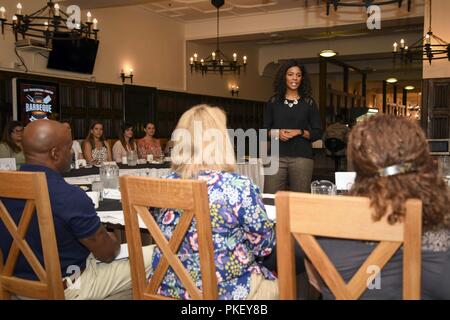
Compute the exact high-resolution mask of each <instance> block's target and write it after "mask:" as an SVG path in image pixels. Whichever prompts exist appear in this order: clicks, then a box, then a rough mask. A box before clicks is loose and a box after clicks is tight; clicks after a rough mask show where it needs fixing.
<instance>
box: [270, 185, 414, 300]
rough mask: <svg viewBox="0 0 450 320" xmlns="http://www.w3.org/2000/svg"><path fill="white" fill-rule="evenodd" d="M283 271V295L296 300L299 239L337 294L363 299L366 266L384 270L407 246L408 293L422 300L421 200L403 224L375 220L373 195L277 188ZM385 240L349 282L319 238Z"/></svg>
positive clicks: (280, 267) (408, 209)
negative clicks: (309, 191)
mask: <svg viewBox="0 0 450 320" xmlns="http://www.w3.org/2000/svg"><path fill="white" fill-rule="evenodd" d="M275 205H276V210H277V225H276V228H277V243H278V244H281V243H282V244H283V245H282V246H279V247H278V255H277V256H278V259H277V265H278V268H277V269H278V276H279V282H278V283H279V287H280V299H295V298H296V288H295V257H294V247H293V246H294V238H295V240H296V241H297V242H298V243H299V244H300V246H301V247H302V249H303V250H304V252H305V253H306V255H307V256H308V258H309V260H310V261H311V263H312V265H313V266H314V267H315V269H316V270H317V272H318V273H319V274H320V276H321V277H322V279H323V281H324V282H325V284H326V285H327V286H328V288H329V289H330V291H331V292H332V293H333V294H334V296H335V297H336V299H358V298H359V297H360V296H361V295H362V294H363V293H364V291H365V290H366V289H367V280H368V278H369V277H373V276H374V274H373V273H372V274H368V273H367V272H366V271H367V268H368V266H371V265H377V266H379V267H380V269H382V268H383V267H384V266H385V264H386V263H387V262H388V261H389V260H390V259H391V257H392V256H393V255H394V254H395V253H396V252H397V250H398V249H399V248H400V247H401V246H402V245H403V298H404V299H420V276H421V235H422V202H421V201H419V200H408V201H407V202H406V217H405V219H404V222H403V223H398V224H396V225H389V224H388V222H387V220H386V219H385V218H384V219H382V220H381V221H379V222H373V220H372V213H373V211H372V209H371V208H370V200H369V199H368V198H361V197H349V196H324V195H311V194H306V193H293V192H278V193H277V194H276V197H275ZM316 236H317V237H331V238H341V239H354V240H364V241H380V243H379V244H378V246H376V247H375V250H374V251H373V252H372V253H371V254H370V255H369V257H368V258H367V260H366V261H365V262H364V263H363V264H362V266H361V267H360V268H359V270H358V272H357V273H356V274H355V275H354V276H353V278H352V279H351V280H350V281H349V283H348V284H346V283H345V282H344V279H343V278H342V276H341V275H340V274H339V273H338V271H337V270H336V268H335V266H334V265H333V264H332V262H331V261H330V259H329V258H328V257H327V255H326V254H325V252H324V251H323V249H322V248H321V246H320V245H319V243H318V242H317V240H316V239H315V237H316Z"/></svg>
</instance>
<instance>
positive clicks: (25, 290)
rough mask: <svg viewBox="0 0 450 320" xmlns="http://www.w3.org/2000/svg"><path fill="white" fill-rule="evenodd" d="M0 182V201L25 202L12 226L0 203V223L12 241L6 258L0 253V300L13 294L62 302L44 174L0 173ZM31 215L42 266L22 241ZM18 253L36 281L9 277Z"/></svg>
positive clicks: (59, 272) (5, 210) (58, 262)
mask: <svg viewBox="0 0 450 320" xmlns="http://www.w3.org/2000/svg"><path fill="white" fill-rule="evenodd" d="M0 181H1V183H0V198H2V199H4V198H12V199H22V200H24V201H26V202H25V207H24V210H23V212H22V215H21V218H20V220H19V224H18V225H16V223H15V221H14V219H13V218H12V216H11V214H10V213H9V212H8V210H7V209H6V207H5V206H4V204H3V202H2V201H1V200H0V220H1V222H2V223H3V224H4V225H5V227H6V229H7V231H8V232H9V234H10V235H11V237H12V239H13V242H12V244H11V248H10V250H9V253H8V256H7V257H5V256H4V255H3V253H0V256H1V259H0V298H1V299H10V298H11V295H12V294H14V295H22V296H26V297H28V298H35V299H64V289H63V284H62V277H61V268H60V261H59V254H58V250H57V245H56V235H55V228H54V223H53V217H52V211H51V205H50V198H49V195H48V187H47V180H46V177H45V174H44V173H42V172H39V173H32V172H0ZM35 213H36V215H37V222H38V227H39V232H40V237H41V246H42V254H43V260H44V263H43V264H41V262H40V261H39V259H38V258H37V257H36V254H35V253H34V252H33V250H32V248H31V247H30V245H29V244H28V242H27V241H26V235H27V232H28V229H29V225H30V223H31V221H32V220H33V217H34V214H35ZM20 253H22V254H23V256H24V257H25V259H26V260H27V261H28V263H29V265H30V266H31V268H32V269H33V271H34V272H35V274H36V276H37V277H38V279H39V280H36V281H32V280H26V279H20V278H18V277H15V276H14V275H13V274H14V268H15V266H16V264H17V260H18V258H19V256H20ZM4 259H6V260H4Z"/></svg>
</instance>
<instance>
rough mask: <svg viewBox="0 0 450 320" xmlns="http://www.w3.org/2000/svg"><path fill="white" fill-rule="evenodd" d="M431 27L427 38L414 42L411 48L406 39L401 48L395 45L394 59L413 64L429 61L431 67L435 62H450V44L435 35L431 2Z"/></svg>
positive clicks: (401, 43) (430, 3)
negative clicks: (441, 60) (398, 58)
mask: <svg viewBox="0 0 450 320" xmlns="http://www.w3.org/2000/svg"><path fill="white" fill-rule="evenodd" d="M429 1H430V2H429V9H430V10H429V22H430V24H429V27H428V32H427V34H426V35H425V36H423V37H422V38H420V39H419V40H418V41H416V42H414V43H413V44H412V45H411V46H407V45H406V43H405V39H401V40H400V48H399V44H398V43H397V42H395V43H394V45H393V46H394V48H393V52H392V53H393V54H394V59H396V57H397V56H400V59H401V61H402V62H404V63H408V62H409V63H412V62H413V61H414V60H428V61H429V63H430V65H431V62H432V61H433V60H440V59H448V60H449V61H450V44H449V43H448V42H446V41H445V40H443V39H442V38H440V37H438V36H436V35H435V34H433V30H432V24H431V22H432V20H431V18H432V17H431V11H432V10H431V9H432V8H431V5H432V1H431V0H429Z"/></svg>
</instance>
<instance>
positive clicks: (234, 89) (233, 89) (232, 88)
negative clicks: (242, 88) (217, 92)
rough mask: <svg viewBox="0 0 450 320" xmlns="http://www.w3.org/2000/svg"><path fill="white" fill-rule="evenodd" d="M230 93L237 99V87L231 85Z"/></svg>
mask: <svg viewBox="0 0 450 320" xmlns="http://www.w3.org/2000/svg"><path fill="white" fill-rule="evenodd" d="M230 91H231V95H232V96H233V97H234V95H236V97H239V86H235V85H232V86H231V90H230Z"/></svg>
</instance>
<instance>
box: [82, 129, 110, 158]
mask: <svg viewBox="0 0 450 320" xmlns="http://www.w3.org/2000/svg"><path fill="white" fill-rule="evenodd" d="M83 154H84V158H85V159H86V161H87V162H88V163H89V164H94V165H99V164H102V162H105V161H111V150H110V147H109V145H108V143H106V142H105V137H104V136H103V124H102V123H101V122H98V121H95V122H94V123H92V124H91V126H90V127H89V135H88V136H87V138H86V139H85V140H84V141H83Z"/></svg>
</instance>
